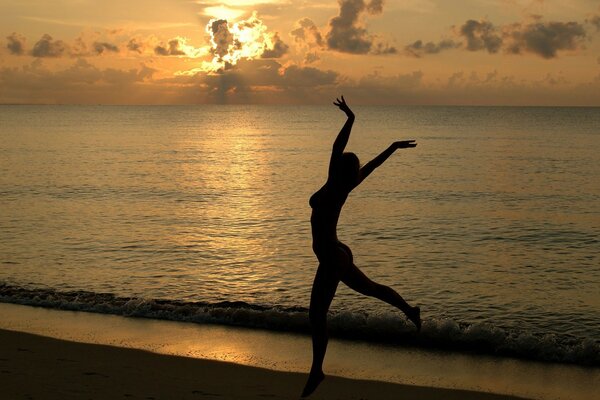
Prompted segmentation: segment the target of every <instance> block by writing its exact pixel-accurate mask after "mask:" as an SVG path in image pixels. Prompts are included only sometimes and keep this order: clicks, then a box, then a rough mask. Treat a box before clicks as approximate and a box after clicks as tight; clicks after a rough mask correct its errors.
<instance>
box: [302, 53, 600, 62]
mask: <svg viewBox="0 0 600 400" xmlns="http://www.w3.org/2000/svg"><path fill="white" fill-rule="evenodd" d="M320 59H321V57H319V55H318V54H317V52H312V53H306V54H305V55H304V63H305V64H312V63H314V62H317V61H319V60H320ZM598 60H599V61H598V63H600V58H598Z"/></svg>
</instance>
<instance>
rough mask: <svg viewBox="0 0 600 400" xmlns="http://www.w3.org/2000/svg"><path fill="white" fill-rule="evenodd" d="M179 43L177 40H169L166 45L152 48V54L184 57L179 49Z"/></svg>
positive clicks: (183, 53)
mask: <svg viewBox="0 0 600 400" xmlns="http://www.w3.org/2000/svg"><path fill="white" fill-rule="evenodd" d="M180 46H181V43H180V42H179V39H178V38H175V39H171V40H169V42H168V44H167V45H164V44H162V45H158V46H156V47H155V48H154V54H156V55H157V56H184V55H185V52H184V51H183V50H181V48H180Z"/></svg>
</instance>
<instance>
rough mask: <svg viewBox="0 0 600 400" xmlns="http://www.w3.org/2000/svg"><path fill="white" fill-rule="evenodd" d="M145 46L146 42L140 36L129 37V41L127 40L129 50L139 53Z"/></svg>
mask: <svg viewBox="0 0 600 400" xmlns="http://www.w3.org/2000/svg"><path fill="white" fill-rule="evenodd" d="M144 47H145V46H144V43H143V42H142V41H141V40H140V39H138V38H133V39H129V41H128V42H127V50H129V51H133V52H136V53H139V54H141V53H142V52H143V51H144Z"/></svg>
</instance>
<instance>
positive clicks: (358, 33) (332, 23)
mask: <svg viewBox="0 0 600 400" xmlns="http://www.w3.org/2000/svg"><path fill="white" fill-rule="evenodd" d="M339 4H340V14H339V15H338V16H337V17H333V18H332V19H330V20H329V28H330V30H329V32H328V33H327V46H328V47H329V48H330V49H332V50H337V51H340V52H343V53H352V54H367V53H369V52H370V51H371V47H372V46H373V40H374V38H373V36H372V35H370V34H369V33H368V32H367V30H366V29H365V28H364V27H363V26H362V24H361V17H362V16H363V15H365V14H379V13H381V12H382V11H383V1H381V0H371V2H369V3H366V2H365V1H364V0H339Z"/></svg>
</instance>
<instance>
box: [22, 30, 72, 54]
mask: <svg viewBox="0 0 600 400" xmlns="http://www.w3.org/2000/svg"><path fill="white" fill-rule="evenodd" d="M67 51H68V49H67V45H66V44H65V42H63V41H62V40H54V39H52V36H50V35H48V34H47V33H46V34H44V35H43V36H42V38H41V39H40V40H38V41H37V42H36V43H35V44H34V45H33V50H31V55H32V56H34V57H40V58H42V57H61V56H63V55H64V54H65V53H66V52H67Z"/></svg>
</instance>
